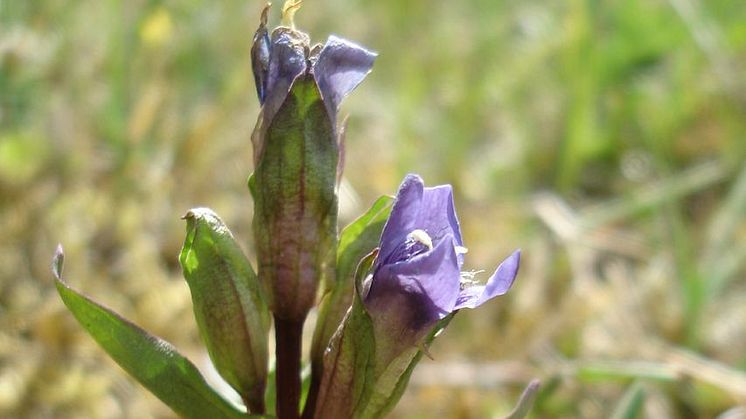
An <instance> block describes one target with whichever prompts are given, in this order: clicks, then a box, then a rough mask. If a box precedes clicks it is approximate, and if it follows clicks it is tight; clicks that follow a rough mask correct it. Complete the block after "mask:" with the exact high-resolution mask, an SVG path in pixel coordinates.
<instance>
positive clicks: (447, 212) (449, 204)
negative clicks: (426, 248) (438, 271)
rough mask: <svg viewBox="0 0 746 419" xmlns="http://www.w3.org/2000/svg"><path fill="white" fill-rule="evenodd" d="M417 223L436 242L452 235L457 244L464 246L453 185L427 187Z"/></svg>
mask: <svg viewBox="0 0 746 419" xmlns="http://www.w3.org/2000/svg"><path fill="white" fill-rule="evenodd" d="M417 224H418V228H421V229H423V230H425V231H426V232H427V233H428V234H429V235H430V237H432V239H433V241H434V242H437V241H439V240H441V239H442V238H443V237H446V236H448V235H452V236H453V238H454V240H455V241H456V245H457V246H463V241H462V240H461V227H459V223H458V219H457V218H456V209H455V207H454V205H453V189H452V188H451V185H440V186H435V187H433V188H425V192H424V194H423V196H422V203H421V208H420V211H419V214H418V217H417Z"/></svg>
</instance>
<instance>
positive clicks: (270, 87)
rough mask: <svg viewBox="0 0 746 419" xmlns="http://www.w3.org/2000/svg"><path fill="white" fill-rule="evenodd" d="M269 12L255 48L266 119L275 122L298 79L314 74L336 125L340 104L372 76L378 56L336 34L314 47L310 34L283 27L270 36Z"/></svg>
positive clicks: (256, 65)
mask: <svg viewBox="0 0 746 419" xmlns="http://www.w3.org/2000/svg"><path fill="white" fill-rule="evenodd" d="M267 11H268V9H265V11H264V13H262V22H261V25H260V26H259V29H258V30H257V32H256V34H255V35H254V43H253V47H252V64H253V69H254V79H255V81H256V88H257V94H258V96H259V101H260V102H261V103H262V105H263V110H264V119H265V120H268V121H271V120H272V118H273V117H274V115H275V113H276V112H277V110H278V109H279V108H280V105H282V102H283V101H284V100H285V97H287V94H288V92H289V91H290V88H291V86H292V84H293V81H294V80H295V79H296V78H297V77H298V76H301V75H303V74H305V73H312V74H313V77H314V79H315V81H316V84H317V85H318V87H319V91H320V92H321V97H322V99H323V100H324V103H325V105H326V108H327V111H328V113H329V116H330V118H331V120H332V123H333V124H334V122H335V121H336V114H337V109H338V108H339V104H340V102H341V101H342V99H343V98H344V97H345V96H347V94H349V93H350V92H351V91H352V90H353V89H355V87H357V85H358V84H360V82H362V81H363V79H364V78H365V76H367V75H368V73H370V70H371V68H372V67H373V61H374V60H375V58H376V54H375V53H373V52H371V51H368V50H366V49H365V48H363V47H361V46H359V45H357V44H354V43H352V42H350V41H347V40H345V39H342V38H338V37H336V36H334V35H332V36H330V37H329V38H328V39H327V41H326V44H324V45H323V46H322V45H320V44H317V45H315V46H313V47H311V46H310V39H309V37H308V35H306V34H305V33H303V32H300V31H297V30H295V29H292V28H288V27H284V26H280V27H278V28H276V29H275V30H273V31H272V34H271V35H270V34H269V33H268V31H267V29H266V22H267V16H266V13H267Z"/></svg>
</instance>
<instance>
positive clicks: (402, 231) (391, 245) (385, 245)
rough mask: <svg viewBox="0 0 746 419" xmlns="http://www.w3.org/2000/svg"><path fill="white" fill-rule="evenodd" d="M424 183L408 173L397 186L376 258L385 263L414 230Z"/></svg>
mask: <svg viewBox="0 0 746 419" xmlns="http://www.w3.org/2000/svg"><path fill="white" fill-rule="evenodd" d="M424 188H425V185H424V184H423V182H422V178H420V177H419V176H417V175H413V174H409V175H407V176H406V177H405V178H404V180H403V181H402V184H401V186H399V191H398V192H397V193H396V201H394V206H393V208H392V209H391V215H389V219H388V220H387V221H386V225H385V226H384V227H383V233H381V250H380V252H379V254H378V260H379V261H382V262H383V263H385V261H386V260H388V258H389V256H390V255H391V254H392V253H393V252H394V251H395V250H396V249H397V247H399V245H400V244H401V243H403V242H404V241H405V240H406V238H407V235H408V234H409V233H411V232H412V231H413V230H416V229H417V227H416V224H417V214H418V213H419V211H420V202H421V200H422V194H423V191H424Z"/></svg>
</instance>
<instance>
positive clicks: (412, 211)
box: [380, 174, 463, 264]
mask: <svg viewBox="0 0 746 419" xmlns="http://www.w3.org/2000/svg"><path fill="white" fill-rule="evenodd" d="M413 230H422V231H424V232H425V233H427V235H428V236H430V238H431V240H432V243H433V244H434V245H437V244H438V243H439V242H440V241H441V240H443V239H444V238H445V237H452V238H453V240H454V241H455V243H456V246H463V242H462V239H461V228H460V227H459V222H458V218H457V217H456V210H455V208H454V205H453V190H452V188H451V185H440V186H436V187H433V188H425V187H424V184H423V182H422V179H421V178H420V177H419V176H417V175H412V174H410V175H407V176H406V177H405V178H404V181H403V182H402V184H401V186H400V187H399V192H398V193H397V194H396V201H395V202H394V207H393V208H392V210H391V215H390V216H389V219H388V221H387V223H386V226H385V227H384V229H383V234H382V236H381V254H380V260H381V262H382V263H389V262H391V261H390V260H389V259H390V257H391V256H392V254H394V253H395V250H396V248H397V246H399V245H400V243H402V242H403V241H404V240H405V238H406V237H407V235H408V234H410V233H411V232H412V231H413ZM458 261H459V264H462V263H463V255H461V254H459V255H458Z"/></svg>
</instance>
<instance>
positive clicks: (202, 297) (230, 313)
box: [179, 208, 270, 413]
mask: <svg viewBox="0 0 746 419" xmlns="http://www.w3.org/2000/svg"><path fill="white" fill-rule="evenodd" d="M183 218H184V219H185V220H186V222H187V235H186V239H185V240H184V247H183V248H182V250H181V254H180V255H179V262H180V263H181V266H182V268H183V271H184V278H185V279H186V281H187V283H188V284H189V289H190V291H191V293H192V302H193V305H194V316H195V318H196V320H197V324H198V325H199V330H200V334H201V335H202V340H203V341H204V342H205V345H206V346H207V350H208V352H209V354H210V359H212V362H213V364H214V365H215V368H216V369H217V371H218V372H219V373H220V375H221V376H223V378H224V379H225V381H226V382H228V384H230V385H231V386H232V387H233V388H234V389H235V390H236V391H237V392H238V394H239V395H241V398H242V399H243V400H244V403H245V404H246V405H247V406H248V407H249V410H250V411H251V412H252V413H264V388H265V386H266V381H267V364H268V342H267V339H268V335H269V326H270V316H269V309H268V308H267V304H266V303H265V300H264V296H263V293H262V289H261V284H259V280H258V279H257V277H256V274H255V273H254V270H253V269H252V268H251V264H250V263H249V260H248V259H247V258H246V256H245V255H244V254H243V252H242V251H241V248H240V246H239V245H238V243H236V241H235V239H234V238H233V235H232V234H231V232H230V231H229V230H228V228H227V227H226V226H225V224H223V221H222V220H220V218H219V217H218V216H217V214H215V213H214V212H213V211H212V210H210V209H207V208H196V209H192V210H190V211H189V212H187V214H186V215H185V216H184V217H183Z"/></svg>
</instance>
